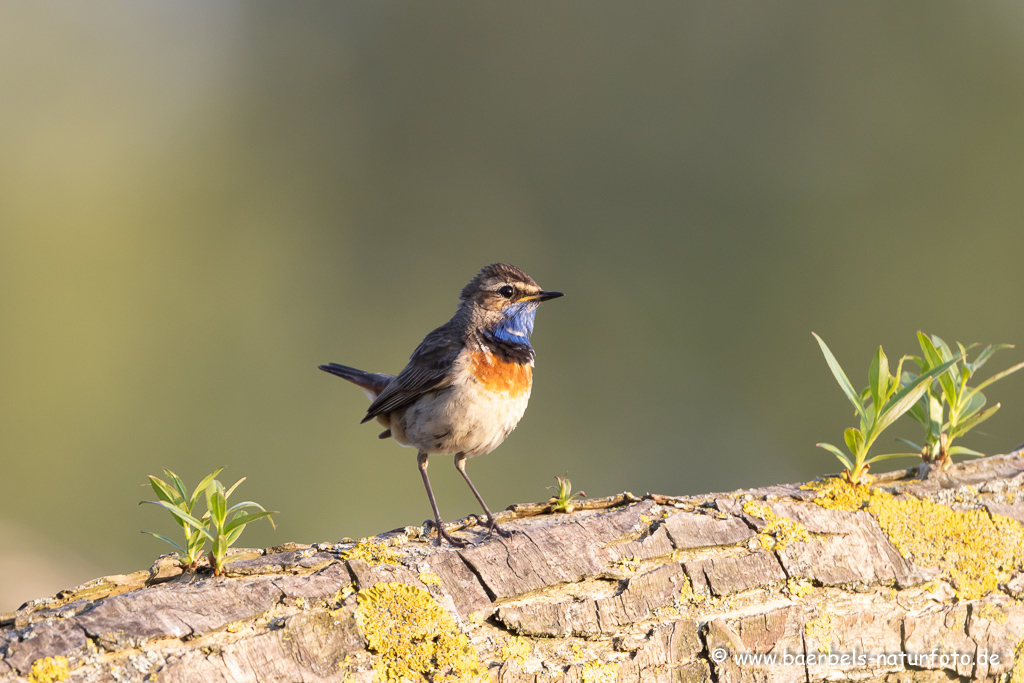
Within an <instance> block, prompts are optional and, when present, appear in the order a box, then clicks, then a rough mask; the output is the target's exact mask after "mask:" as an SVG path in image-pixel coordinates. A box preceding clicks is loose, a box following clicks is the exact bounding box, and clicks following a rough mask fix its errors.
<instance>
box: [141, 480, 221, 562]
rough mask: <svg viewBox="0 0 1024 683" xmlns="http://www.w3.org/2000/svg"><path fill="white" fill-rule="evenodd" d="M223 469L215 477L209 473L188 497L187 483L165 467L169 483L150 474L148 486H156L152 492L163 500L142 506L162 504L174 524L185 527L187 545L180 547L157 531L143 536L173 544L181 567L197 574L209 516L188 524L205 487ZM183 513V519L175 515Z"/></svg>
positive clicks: (145, 501)
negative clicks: (196, 570) (203, 530)
mask: <svg viewBox="0 0 1024 683" xmlns="http://www.w3.org/2000/svg"><path fill="white" fill-rule="evenodd" d="M223 469H224V468H223V467H221V468H220V469H218V470H217V471H216V472H214V473H213V474H209V475H207V476H206V478H205V479H203V480H202V481H201V482H199V485H198V486H196V488H195V490H194V491H192V494H191V495H189V493H188V489H187V488H186V487H185V482H184V481H182V480H181V477H179V476H178V475H177V474H175V473H174V472H172V471H171V470H169V469H166V468H164V476H166V477H167V478H168V479H169V480H170V483H168V482H166V481H164V480H163V479H161V478H160V477H155V476H153V475H152V474H150V475H149V484H150V486H152V487H153V491H155V492H156V495H157V498H159V499H160V500H143V501H141V502H140V503H139V505H143V504H145V503H149V504H150V505H159V506H160V507H162V508H164V509H167V510H170V511H171V514H172V516H173V517H174V522H175V523H176V524H177V525H178V526H180V527H181V528H182V531H184V532H185V544H184V545H181V544H179V543H177V542H176V541H172V540H171V539H169V538H167V537H166V536H164V535H163V534H158V533H156V532H154V531H143V532H142V533H144V534H149V535H150V536H155V537H157V538H159V539H160V540H161V541H163V542H164V543H167V544H169V545H171V546H172V547H173V548H174V549H175V550H176V551H177V553H178V561H179V562H180V563H181V566H182V567H183V568H184V569H186V570H188V571H194V570H195V568H196V566H197V565H198V564H199V560H200V559H202V557H203V548H204V547H205V546H206V536H205V535H204V534H203V532H202V529H203V528H204V527H205V525H206V520H207V519H208V518H209V513H207V514H206V515H203V517H202V519H200V520H197V521H198V523H193V522H191V521H188V519H189V518H193V519H194V517H193V516H192V510H193V509H194V508H195V506H196V503H197V502H199V497H200V496H202V495H203V493H204V492H205V491H206V487H207V486H209V485H210V482H212V481H213V479H214V477H216V476H217V475H218V474H220V473H221V470H223ZM175 511H177V512H182V513H184V515H185V516H184V517H183V516H182V515H179V514H174V512H175Z"/></svg>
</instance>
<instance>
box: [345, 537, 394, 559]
mask: <svg viewBox="0 0 1024 683" xmlns="http://www.w3.org/2000/svg"><path fill="white" fill-rule="evenodd" d="M338 557H339V558H341V559H342V560H363V561H364V562H367V563H368V564H401V563H400V562H399V561H398V555H397V554H396V553H395V551H393V550H391V548H389V547H388V546H386V545H384V544H383V543H374V541H373V540H372V539H369V538H364V539H363V540H361V541H359V543H357V544H356V545H355V547H354V548H349V549H348V550H343V551H342V552H341V553H339V554H338Z"/></svg>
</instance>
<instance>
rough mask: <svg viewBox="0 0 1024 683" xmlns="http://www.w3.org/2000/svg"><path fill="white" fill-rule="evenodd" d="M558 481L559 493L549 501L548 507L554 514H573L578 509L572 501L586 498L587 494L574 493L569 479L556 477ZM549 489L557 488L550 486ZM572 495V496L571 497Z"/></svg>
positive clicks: (581, 492)
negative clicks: (576, 498) (577, 497)
mask: <svg viewBox="0 0 1024 683" xmlns="http://www.w3.org/2000/svg"><path fill="white" fill-rule="evenodd" d="M555 479H556V480H557V481H558V491H557V492H556V493H555V495H554V496H552V497H551V498H549V499H548V505H550V506H551V511H552V512H572V511H573V510H575V509H576V505H575V504H574V503H573V502H572V499H573V498H575V497H576V496H580V497H581V498H586V497H587V494H586V493H584V492H583V491H580V492H579V493H572V482H571V481H569V478H568V477H555ZM548 488H549V489H553V488H555V487H554V486H549V487H548ZM570 494H571V495H570Z"/></svg>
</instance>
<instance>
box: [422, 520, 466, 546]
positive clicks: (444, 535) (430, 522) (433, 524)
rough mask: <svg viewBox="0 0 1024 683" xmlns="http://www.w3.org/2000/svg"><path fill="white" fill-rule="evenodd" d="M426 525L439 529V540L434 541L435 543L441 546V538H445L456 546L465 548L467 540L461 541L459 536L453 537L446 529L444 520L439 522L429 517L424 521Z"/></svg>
mask: <svg viewBox="0 0 1024 683" xmlns="http://www.w3.org/2000/svg"><path fill="white" fill-rule="evenodd" d="M424 526H427V527H433V528H434V529H437V540H436V541H435V542H434V544H435V545H437V546H441V545H442V543H441V539H444V540H446V541H448V542H449V543H450V544H451V545H452V546H453V547H455V548H465V547H466V543H465V541H460V540H459V539H457V538H453V537H452V535H451V534H449V533H448V532H447V531H445V530H444V522H441V523H440V524H438V523H437V522H435V521H434V520H432V519H428V520H427V521H426V522H424Z"/></svg>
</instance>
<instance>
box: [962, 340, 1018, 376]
mask: <svg viewBox="0 0 1024 683" xmlns="http://www.w3.org/2000/svg"><path fill="white" fill-rule="evenodd" d="M1012 348H1015V347H1014V345H1013V344H995V345H993V344H989V345H988V346H986V347H985V348H984V349H982V351H981V353H979V354H978V357H977V358H975V359H974V363H973V364H972V366H973V372H974V373H975V374H977V372H978V370H980V369H981V366H982V365H984V364H985V361H987V360H988V359H989V358H991V357H992V355H993V354H995V352H996V351H1002V350H1003V349H1012Z"/></svg>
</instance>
